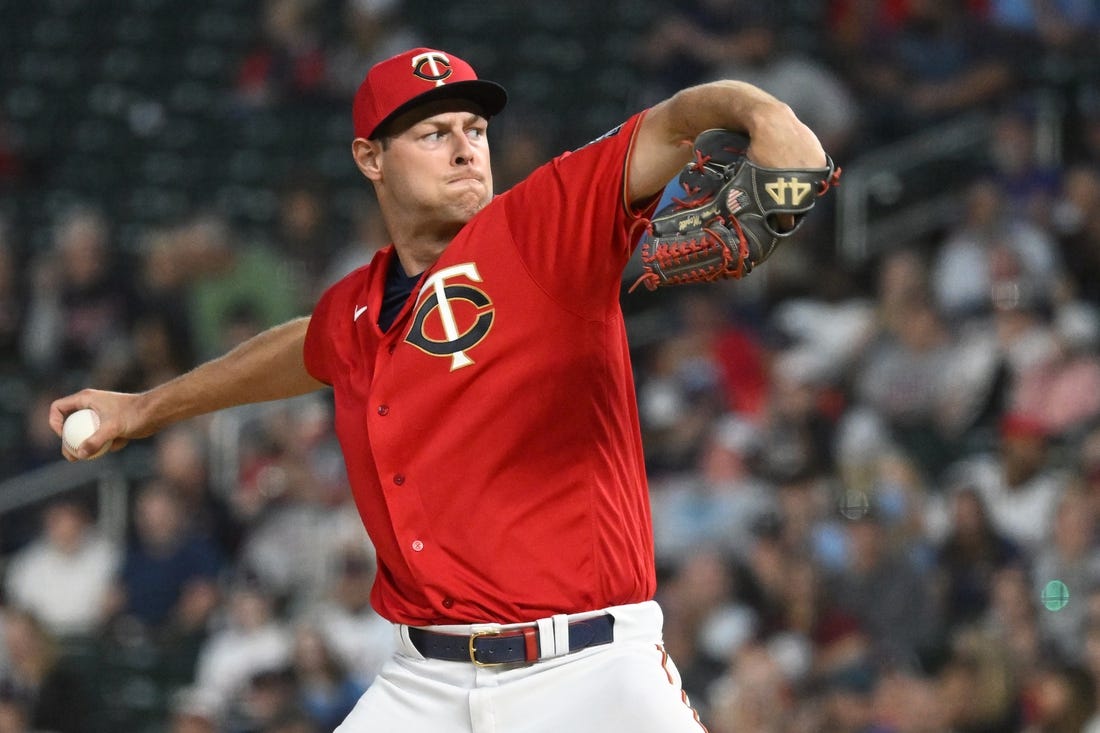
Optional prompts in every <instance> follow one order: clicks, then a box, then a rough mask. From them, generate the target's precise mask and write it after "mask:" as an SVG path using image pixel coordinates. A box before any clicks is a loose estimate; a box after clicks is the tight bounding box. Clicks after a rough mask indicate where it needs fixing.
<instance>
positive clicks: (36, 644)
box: [0, 611, 91, 733]
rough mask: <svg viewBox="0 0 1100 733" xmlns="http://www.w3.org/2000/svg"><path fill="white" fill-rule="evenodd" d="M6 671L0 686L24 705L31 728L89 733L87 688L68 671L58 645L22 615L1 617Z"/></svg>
mask: <svg viewBox="0 0 1100 733" xmlns="http://www.w3.org/2000/svg"><path fill="white" fill-rule="evenodd" d="M3 640H4V644H5V646H6V648H7V659H8V666H7V668H6V669H5V670H4V671H3V681H2V682H0V687H6V688H7V689H9V690H11V691H12V693H11V694H13V695H15V696H16V697H17V698H21V699H22V700H24V701H25V702H26V704H27V706H28V707H27V709H28V711H29V713H30V715H29V718H30V727H31V728H32V729H33V730H42V731H51V732H53V733H84V732H85V731H87V732H88V733H91V728H90V727H89V713H90V712H91V708H90V703H91V698H90V693H91V690H90V689H89V683H88V681H86V680H85V679H83V678H82V677H81V676H80V675H79V674H76V673H75V672H74V671H73V670H72V669H70V668H69V667H68V666H67V665H66V664H65V662H64V660H63V658H62V657H61V655H60V653H59V650H58V648H57V641H56V640H55V639H54V638H53V637H52V636H51V635H50V633H49V632H48V631H46V629H45V628H44V627H43V626H42V624H41V622H39V620H38V619H37V618H36V617H35V616H34V615H33V614H31V613H28V612H26V611H9V612H8V613H6V614H5V616H4V639H3Z"/></svg>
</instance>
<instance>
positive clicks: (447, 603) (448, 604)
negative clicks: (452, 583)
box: [443, 598, 455, 608]
mask: <svg viewBox="0 0 1100 733" xmlns="http://www.w3.org/2000/svg"><path fill="white" fill-rule="evenodd" d="M454 604H455V601H454V599H453V598H444V599H443V607H444V608H450V607H451V606H453V605H454Z"/></svg>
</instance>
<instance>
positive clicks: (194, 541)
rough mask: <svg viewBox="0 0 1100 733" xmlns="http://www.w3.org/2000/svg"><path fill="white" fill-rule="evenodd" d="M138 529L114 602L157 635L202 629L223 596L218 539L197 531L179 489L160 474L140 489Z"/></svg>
mask: <svg viewBox="0 0 1100 733" xmlns="http://www.w3.org/2000/svg"><path fill="white" fill-rule="evenodd" d="M134 532H135V534H134V537H133V539H132V541H131V542H130V544H129V547H128V548H127V549H126V552H125V555H124V557H123V561H122V567H121V569H120V571H119V574H118V577H117V579H116V584H115V588H114V591H113V597H112V599H111V601H110V604H109V605H110V607H111V608H112V609H113V610H114V611H115V613H117V614H120V615H121V616H123V617H124V618H125V619H128V620H133V621H136V622H137V623H138V624H140V625H141V627H143V628H145V629H146V630H147V631H149V632H152V633H154V634H156V633H169V634H178V633H182V634H191V633H196V632H201V631H202V630H203V629H204V628H205V625H206V623H207V622H208V621H209V619H210V616H211V614H212V613H213V611H214V610H215V609H216V608H217V605H218V600H219V593H218V587H217V579H218V575H219V573H220V571H221V569H222V563H223V560H222V557H221V556H220V554H219V552H218V550H217V546H216V545H215V543H214V541H213V539H212V538H211V537H210V536H209V535H206V534H202V533H199V532H197V531H195V529H194V528H193V527H192V526H191V524H190V521H189V517H188V516H187V515H186V514H184V505H183V503H182V502H181V500H180V498H179V496H178V494H177V493H176V491H175V490H174V489H173V488H172V487H171V486H169V485H168V484H166V483H164V482H163V481H161V480H158V479H154V480H152V481H150V482H148V483H146V484H145V485H144V486H142V488H141V489H140V490H139V492H138V495H137V499H136V500H135V504H134Z"/></svg>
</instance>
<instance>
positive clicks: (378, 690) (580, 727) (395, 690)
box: [335, 601, 706, 733]
mask: <svg viewBox="0 0 1100 733" xmlns="http://www.w3.org/2000/svg"><path fill="white" fill-rule="evenodd" d="M605 610H606V611H607V612H608V613H610V614H612V615H613V616H614V617H615V626H614V635H615V639H614V641H613V642H612V643H610V644H604V645H602V646H595V647H590V648H587V649H583V650H581V651H578V652H573V653H570V654H565V655H563V656H556V657H551V658H549V659H543V660H541V661H538V662H534V663H531V664H526V665H519V666H517V665H510V666H502V667H478V666H475V665H474V664H472V663H469V662H453V661H443V660H437V659H425V658H424V656H423V655H422V654H421V653H420V652H419V651H418V650H417V649H416V647H414V646H413V645H412V643H411V642H410V641H409V637H408V631H407V629H408V627H405V626H401V625H396V626H395V627H394V628H395V632H396V633H397V636H398V644H399V646H398V651H397V653H396V654H395V655H394V656H393V658H391V659H390V660H389V661H388V662H387V663H386V664H385V666H383V668H382V670H381V672H380V673H379V674H378V677H377V678H376V679H375V681H374V683H373V684H372V685H371V687H370V688H369V689H368V690H367V692H366V693H365V694H364V695H363V697H362V698H360V700H359V703H358V704H357V705H356V706H355V709H354V710H352V712H351V713H350V714H349V715H348V717H347V719H346V720H344V722H343V723H342V724H341V725H340V727H339V728H337V729H336V731H335V733H565V732H566V731H568V733H613V732H615V731H623V732H624V733H625V732H629V733H705V731H706V729H705V728H704V727H703V725H702V724H701V723H700V722H699V719H698V717H697V715H696V714H695V711H694V710H692V708H691V707H690V706H689V704H688V700H687V697H686V695H684V693H683V691H682V690H681V686H680V674H679V672H678V671H677V670H676V667H675V665H674V664H673V663H672V660H671V659H669V657H668V655H667V654H666V653H665V651H664V647H663V645H662V636H661V628H662V623H663V616H662V614H661V609H660V607H659V606H658V605H657V603H656V602H654V601H647V602H645V603H638V604H632V605H628V606H614V607H612V608H608V609H605ZM591 615H592V614H591V613H587V614H578V615H577V616H575V617H570V618H583V617H584V616H591ZM494 628H495V629H508V628H515V625H512V626H493V625H484V624H478V625H475V626H436V627H431V629H432V630H434V631H441V632H446V633H461V634H469V633H471V632H473V631H480V630H487V629H494Z"/></svg>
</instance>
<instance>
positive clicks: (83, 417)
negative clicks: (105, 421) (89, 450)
mask: <svg viewBox="0 0 1100 733" xmlns="http://www.w3.org/2000/svg"><path fill="white" fill-rule="evenodd" d="M98 429H99V415H98V414H97V413H96V411H95V410H92V409H90V408H84V409H83V410H77V411H76V412H74V413H72V414H71V415H69V416H68V417H66V418H65V424H64V425H63V426H62V427H61V440H63V441H64V442H65V447H66V448H68V449H69V452H70V453H72V454H74V455H75V454H76V450H77V448H79V447H80V444H81V443H83V442H84V441H85V440H87V439H88V437H89V436H90V435H91V434H92V433H94V432H95V431H96V430H98ZM110 447H111V442H110V441H108V442H107V443H105V444H104V445H103V447H102V448H100V450H99V452H98V453H96V454H95V455H93V456H88V460H91V459H93V458H99V457H100V456H101V455H103V454H104V453H106V452H107V451H108V450H109V449H110Z"/></svg>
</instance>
